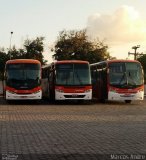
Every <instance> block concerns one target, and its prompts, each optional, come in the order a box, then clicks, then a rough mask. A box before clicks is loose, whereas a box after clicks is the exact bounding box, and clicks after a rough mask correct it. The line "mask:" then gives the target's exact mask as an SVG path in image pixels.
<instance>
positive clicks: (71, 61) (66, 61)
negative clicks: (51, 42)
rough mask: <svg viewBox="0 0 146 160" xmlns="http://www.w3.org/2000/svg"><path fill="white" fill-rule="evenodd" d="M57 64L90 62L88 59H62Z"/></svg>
mask: <svg viewBox="0 0 146 160" xmlns="http://www.w3.org/2000/svg"><path fill="white" fill-rule="evenodd" d="M54 63H55V64H61V63H86V64H87V63H89V62H88V61H83V60H62V61H56V62H54Z"/></svg>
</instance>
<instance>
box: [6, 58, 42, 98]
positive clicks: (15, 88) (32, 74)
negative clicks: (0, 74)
mask: <svg viewBox="0 0 146 160" xmlns="http://www.w3.org/2000/svg"><path fill="white" fill-rule="evenodd" d="M4 77H5V86H4V88H5V89H4V92H5V94H4V95H5V99H6V100H28V99H29V100H39V99H41V98H42V89H41V63H40V62H39V61H38V60H33V59H15V60H8V61H7V62H6V65H5V76H4Z"/></svg>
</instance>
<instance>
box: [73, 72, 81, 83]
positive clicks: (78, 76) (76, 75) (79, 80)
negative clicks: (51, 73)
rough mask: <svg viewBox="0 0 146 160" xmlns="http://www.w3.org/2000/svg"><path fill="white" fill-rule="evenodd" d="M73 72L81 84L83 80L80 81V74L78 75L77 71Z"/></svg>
mask: <svg viewBox="0 0 146 160" xmlns="http://www.w3.org/2000/svg"><path fill="white" fill-rule="evenodd" d="M74 73H75V74H76V77H77V78H78V80H79V82H80V84H81V85H82V84H83V82H82V80H81V79H80V76H79V75H78V72H74Z"/></svg>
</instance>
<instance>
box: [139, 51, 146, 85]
mask: <svg viewBox="0 0 146 160" xmlns="http://www.w3.org/2000/svg"><path fill="white" fill-rule="evenodd" d="M137 60H138V61H139V62H140V63H141V65H142V67H143V70H144V73H145V74H144V80H145V83H146V54H144V55H142V56H140V57H139V58H137Z"/></svg>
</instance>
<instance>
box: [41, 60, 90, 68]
mask: <svg viewBox="0 0 146 160" xmlns="http://www.w3.org/2000/svg"><path fill="white" fill-rule="evenodd" d="M68 63H78V64H79V63H80V64H89V62H88V61H83V60H61V61H56V62H52V63H50V64H47V65H44V66H42V68H48V67H51V66H52V65H56V64H68Z"/></svg>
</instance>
